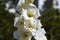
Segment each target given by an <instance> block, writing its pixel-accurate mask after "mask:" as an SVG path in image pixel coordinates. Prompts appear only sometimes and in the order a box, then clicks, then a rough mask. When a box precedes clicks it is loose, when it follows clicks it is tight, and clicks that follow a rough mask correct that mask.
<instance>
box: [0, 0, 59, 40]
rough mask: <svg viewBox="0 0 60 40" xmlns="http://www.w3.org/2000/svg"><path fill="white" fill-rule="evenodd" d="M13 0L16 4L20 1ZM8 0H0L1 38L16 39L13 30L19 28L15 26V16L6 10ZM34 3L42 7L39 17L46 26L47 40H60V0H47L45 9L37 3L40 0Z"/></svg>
mask: <svg viewBox="0 0 60 40" xmlns="http://www.w3.org/2000/svg"><path fill="white" fill-rule="evenodd" d="M12 1H13V4H15V5H16V3H17V2H18V1H16V0H12ZM41 1H42V0H41ZM6 2H8V0H0V40H16V39H14V37H13V32H14V31H16V30H17V28H15V27H14V26H13V25H14V17H15V16H14V14H13V13H9V12H8V11H6V10H5V3H6ZM39 3H40V2H39ZM54 3H55V4H54ZM34 4H35V5H36V6H37V7H38V8H39V9H40V14H41V17H39V19H40V20H41V23H42V25H43V28H45V31H46V37H47V40H60V1H59V0H58V1H57V0H46V1H45V2H44V4H43V6H42V8H43V10H42V8H40V5H39V6H38V5H37V4H38V0H35V1H34Z"/></svg>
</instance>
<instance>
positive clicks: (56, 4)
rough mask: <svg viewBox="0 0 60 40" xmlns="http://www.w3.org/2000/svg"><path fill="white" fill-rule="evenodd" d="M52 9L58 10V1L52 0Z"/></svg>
mask: <svg viewBox="0 0 60 40" xmlns="http://www.w3.org/2000/svg"><path fill="white" fill-rule="evenodd" d="M53 8H55V9H60V0H53Z"/></svg>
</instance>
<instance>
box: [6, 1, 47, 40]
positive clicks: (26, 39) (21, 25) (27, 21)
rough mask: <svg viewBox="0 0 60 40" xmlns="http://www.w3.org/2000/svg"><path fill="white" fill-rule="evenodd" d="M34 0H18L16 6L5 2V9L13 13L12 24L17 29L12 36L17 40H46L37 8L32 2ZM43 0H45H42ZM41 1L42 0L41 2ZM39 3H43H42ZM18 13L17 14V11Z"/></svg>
mask: <svg viewBox="0 0 60 40" xmlns="http://www.w3.org/2000/svg"><path fill="white" fill-rule="evenodd" d="M33 1H34V0H19V2H18V4H17V6H16V8H14V7H13V8H11V9H9V7H10V6H11V5H10V4H11V3H12V2H10V1H9V2H8V3H6V10H8V11H9V12H10V13H15V18H14V26H15V27H17V30H16V31H15V32H14V38H15V39H17V40H31V38H32V37H34V38H35V40H47V38H46V36H45V34H46V32H45V30H44V28H41V27H42V24H41V22H40V20H39V19H38V17H40V16H41V15H40V13H39V9H38V8H37V7H36V6H35V5H34V4H33V3H32V2H33ZM40 1H41V0H40ZM43 1H45V0H43ZM43 1H42V2H43ZM42 2H41V3H40V4H39V5H43V3H42ZM16 11H18V12H19V14H17V12H16Z"/></svg>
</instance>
